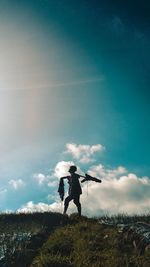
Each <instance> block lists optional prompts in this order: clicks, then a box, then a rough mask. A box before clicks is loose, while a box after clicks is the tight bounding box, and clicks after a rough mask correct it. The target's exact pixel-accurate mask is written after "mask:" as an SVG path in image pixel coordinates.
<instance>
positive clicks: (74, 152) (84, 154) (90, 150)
mask: <svg viewBox="0 0 150 267" xmlns="http://www.w3.org/2000/svg"><path fill="white" fill-rule="evenodd" d="M103 150H105V147H104V146H102V145H101V144H96V145H92V146H90V145H77V144H74V143H73V144H66V151H65V153H67V154H70V155H71V156H72V157H73V158H74V159H76V160H79V162H80V163H84V164H86V163H90V162H93V161H94V156H95V154H96V153H98V152H102V151H103Z"/></svg>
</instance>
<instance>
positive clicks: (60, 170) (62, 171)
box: [54, 161, 74, 178]
mask: <svg viewBox="0 0 150 267" xmlns="http://www.w3.org/2000/svg"><path fill="white" fill-rule="evenodd" d="M71 165H74V162H73V161H60V162H58V163H57V165H56V167H55V169H54V176H55V177H57V178H60V177H63V176H67V175H69V173H68V170H69V168H70V166H71Z"/></svg>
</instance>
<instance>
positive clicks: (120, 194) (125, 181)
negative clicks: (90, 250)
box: [12, 144, 150, 216]
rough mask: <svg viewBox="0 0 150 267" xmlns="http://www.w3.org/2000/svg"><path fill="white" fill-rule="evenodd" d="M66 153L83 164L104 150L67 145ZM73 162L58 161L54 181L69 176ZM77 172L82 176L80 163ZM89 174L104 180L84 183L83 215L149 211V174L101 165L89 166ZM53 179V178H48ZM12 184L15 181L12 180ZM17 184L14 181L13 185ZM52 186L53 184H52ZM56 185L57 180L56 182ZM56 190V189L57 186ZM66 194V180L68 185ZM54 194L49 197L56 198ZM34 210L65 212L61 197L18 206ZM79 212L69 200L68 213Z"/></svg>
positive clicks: (43, 178)
mask: <svg viewBox="0 0 150 267" xmlns="http://www.w3.org/2000/svg"><path fill="white" fill-rule="evenodd" d="M66 147H67V151H66V152H67V153H70V155H71V156H72V158H75V159H76V160H77V162H78V163H80V162H81V161H82V160H83V159H84V158H88V159H91V157H93V154H95V153H98V152H99V153H100V152H101V151H102V150H104V147H103V146H101V145H93V146H89V145H76V144H67V145H66ZM71 165H74V162H73V161H60V162H58V163H57V164H56V166H55V168H54V171H53V175H52V176H53V179H52V180H51V183H53V182H54V181H55V179H56V178H57V179H56V181H57V184H58V179H59V178H60V177H63V176H66V175H68V169H69V167H70V166H71ZM77 172H78V173H79V174H82V175H83V172H82V171H81V169H80V167H79V166H78V165H77ZM88 173H89V174H90V175H92V176H94V177H97V178H100V179H101V180H102V183H101V184H99V183H96V182H92V181H91V182H85V183H83V184H81V185H82V191H83V194H82V195H81V204H82V214H84V215H88V216H100V215H104V214H110V215H111V214H118V213H127V214H141V213H147V212H149V210H150V208H149V207H150V179H149V177H138V176H137V175H136V174H135V173H131V172H129V171H128V170H127V169H126V168H125V167H124V166H118V167H116V168H108V167H107V166H104V165H102V164H95V165H92V166H91V167H90V168H89V171H88ZM36 179H37V181H38V182H39V184H41V183H43V181H45V179H46V177H45V176H44V175H43V174H39V175H37V176H36ZM49 182H50V181H49ZM12 184H13V183H12ZM14 185H15V184H14ZM49 186H50V184H49ZM54 186H56V183H55V185H54ZM56 191H57V188H56ZM65 191H66V196H67V191H68V190H67V183H66V186H65ZM54 195H55V196H56V192H55V194H54V192H53V193H51V194H50V195H49V196H48V198H49V199H51V200H53V201H54V198H53V196H54ZM20 211H22V212H31V211H57V212H62V211H63V207H62V204H61V201H60V200H59V196H58V197H56V198H55V201H54V202H53V203H51V204H45V203H42V202H40V203H34V202H33V201H29V202H28V203H26V204H25V205H24V206H22V207H21V208H20V209H19V212H20ZM72 212H76V206H75V205H74V204H73V203H70V206H69V209H68V214H70V213H72Z"/></svg>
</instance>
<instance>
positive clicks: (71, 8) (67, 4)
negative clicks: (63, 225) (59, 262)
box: [0, 0, 150, 216]
mask: <svg viewBox="0 0 150 267" xmlns="http://www.w3.org/2000/svg"><path fill="white" fill-rule="evenodd" d="M149 9H150V6H149V4H148V2H147V1H142V2H140V1H136V4H134V3H132V1H125V2H124V3H123V2H121V1H113V3H112V1H111V0H110V1H108V0H107V1H106V0H105V1H96V0H93V1H90V0H88V1H87V0H80V1H79V0H77V1H71V0H61V1H53V0H34V1H33V0H26V1H24V0H21V1H19V0H13V1H11V0H5V1H4V0H1V1H0V125H1V127H0V210H1V211H17V210H19V211H20V210H21V211H35V210H39V211H41V210H42V211H44V210H55V211H61V203H60V200H59V196H58V193H57V187H58V181H59V178H60V177H61V176H62V175H66V174H68V172H67V171H68V168H69V166H70V165H72V164H75V165H77V166H78V172H79V173H82V174H83V173H85V172H89V174H91V175H93V176H95V177H98V178H100V179H102V181H103V182H102V184H96V183H94V182H93V183H92V182H91V183H89V185H88V187H87V184H83V185H82V187H83V195H82V197H81V202H82V204H83V212H84V214H85V215H92V216H93V215H100V214H105V213H118V212H121V213H122V212H127V213H130V214H132V213H138V212H139V213H145V212H148V211H149V205H150V179H149V178H150V165H149V154H150V142H149V136H150V116H149V114H150V105H149V102H150V93H149V87H150V77H149V73H150V63H149V62H150V46H149V43H150V32H149V28H150V18H149V11H150V10H149ZM65 190H66V193H67V184H66V187H65ZM87 203H88V204H87ZM73 211H74V208H73V206H71V207H70V212H73Z"/></svg>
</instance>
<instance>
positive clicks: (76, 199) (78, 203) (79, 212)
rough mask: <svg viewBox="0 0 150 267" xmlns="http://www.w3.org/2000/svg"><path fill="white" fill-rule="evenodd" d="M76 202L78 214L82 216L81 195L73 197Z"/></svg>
mask: <svg viewBox="0 0 150 267" xmlns="http://www.w3.org/2000/svg"><path fill="white" fill-rule="evenodd" d="M73 202H74V204H75V205H76V206H77V210H78V214H79V216H81V203H80V195H78V196H76V197H74V199H73Z"/></svg>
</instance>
